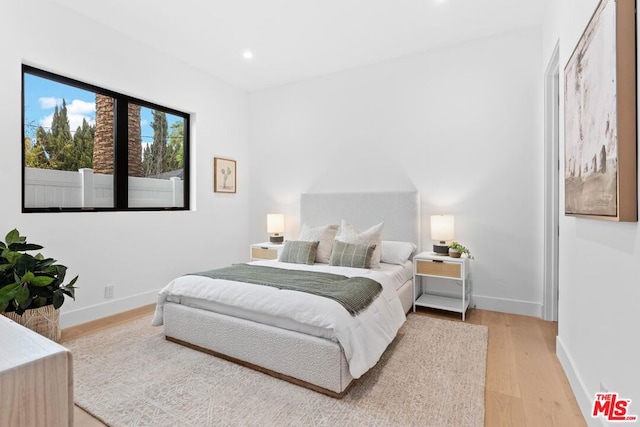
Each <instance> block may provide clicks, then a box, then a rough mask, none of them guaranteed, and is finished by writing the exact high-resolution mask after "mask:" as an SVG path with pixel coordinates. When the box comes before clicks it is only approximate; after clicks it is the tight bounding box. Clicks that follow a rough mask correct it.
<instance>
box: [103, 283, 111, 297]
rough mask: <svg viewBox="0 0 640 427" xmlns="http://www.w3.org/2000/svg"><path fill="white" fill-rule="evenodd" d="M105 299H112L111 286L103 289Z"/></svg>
mask: <svg viewBox="0 0 640 427" xmlns="http://www.w3.org/2000/svg"><path fill="white" fill-rule="evenodd" d="M104 297H105V299H109V298H113V285H107V286H105V287H104Z"/></svg>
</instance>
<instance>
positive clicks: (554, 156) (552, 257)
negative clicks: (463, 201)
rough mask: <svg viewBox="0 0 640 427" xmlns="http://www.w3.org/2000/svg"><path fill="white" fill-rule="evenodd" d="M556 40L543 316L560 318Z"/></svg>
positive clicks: (547, 92)
mask: <svg viewBox="0 0 640 427" xmlns="http://www.w3.org/2000/svg"><path fill="white" fill-rule="evenodd" d="M558 47H559V41H557V42H556V45H555V48H554V49H553V53H552V54H551V59H550V60H549V64H548V65H547V69H546V71H545V74H544V257H543V258H544V267H543V268H544V289H543V301H542V319H543V320H551V321H557V320H558V264H559V254H558V246H559V245H558V244H559V240H560V238H559V236H560V224H559V212H560V201H559V200H560V197H559V193H560V58H559V49H558Z"/></svg>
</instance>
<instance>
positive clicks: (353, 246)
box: [329, 240, 376, 268]
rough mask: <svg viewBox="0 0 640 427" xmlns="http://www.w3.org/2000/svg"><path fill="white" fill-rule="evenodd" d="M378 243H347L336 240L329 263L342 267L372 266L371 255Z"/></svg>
mask: <svg viewBox="0 0 640 427" xmlns="http://www.w3.org/2000/svg"><path fill="white" fill-rule="evenodd" d="M375 249H376V245H368V244H366V243H361V244H358V243H345V242H341V241H340V240H336V241H335V243H334V244H333V251H332V252H331V260H329V265H337V266H340V267H356V268H371V257H372V256H373V251H374V250H375Z"/></svg>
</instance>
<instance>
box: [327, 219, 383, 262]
mask: <svg viewBox="0 0 640 427" xmlns="http://www.w3.org/2000/svg"><path fill="white" fill-rule="evenodd" d="M383 228H384V223H383V222H381V223H380V224H376V225H374V226H373V227H370V228H368V229H366V230H365V231H362V232H361V231H358V229H356V228H355V227H354V226H352V225H350V224H349V223H347V221H345V220H344V219H343V220H342V223H341V224H340V229H339V230H338V234H337V236H336V240H339V241H341V242H345V243H358V244H361V243H366V244H368V245H372V244H373V245H376V249H375V250H374V251H373V256H372V257H371V267H376V266H378V265H379V264H380V253H381V252H382V229H383Z"/></svg>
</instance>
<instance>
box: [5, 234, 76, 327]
mask: <svg viewBox="0 0 640 427" xmlns="http://www.w3.org/2000/svg"><path fill="white" fill-rule="evenodd" d="M39 249H42V246H40V245H36V244H34V243H28V242H27V238H26V237H24V236H20V233H19V232H18V230H16V229H13V230H11V231H10V232H9V234H7V236H6V237H5V242H0V251H1V253H0V313H4V312H12V311H15V312H16V314H19V315H22V313H24V311H25V310H26V309H29V308H38V307H43V306H45V305H49V304H53V307H54V308H56V309H57V308H60V307H61V306H62V304H63V303H64V300H65V295H67V296H69V297H71V298H73V299H75V289H76V288H75V286H74V285H75V283H76V280H78V276H76V277H74V278H73V280H71V281H70V282H69V283H67V284H66V285H65V284H63V283H64V279H65V275H66V273H67V267H66V266H64V265H61V264H56V262H57V261H56V260H55V259H53V258H45V257H44V256H43V255H42V254H41V253H38V254H37V255H30V254H28V253H27V252H28V251H36V250H39Z"/></svg>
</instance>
